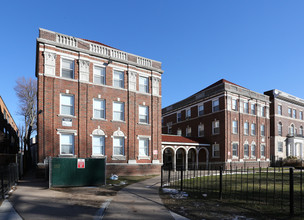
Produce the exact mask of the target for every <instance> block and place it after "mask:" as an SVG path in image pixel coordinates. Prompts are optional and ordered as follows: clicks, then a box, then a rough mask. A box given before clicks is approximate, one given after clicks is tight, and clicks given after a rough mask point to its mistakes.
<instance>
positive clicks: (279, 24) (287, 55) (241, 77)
mask: <svg viewBox="0 0 304 220" xmlns="http://www.w3.org/2000/svg"><path fill="white" fill-rule="evenodd" d="M303 11H304V1H303V0H298V1H296V0H292V1H286V0H284V1H282V0H267V1H266V0H209V1H205V0H197V1H191V0H188V1H177V0H174V1H173V0H172V1H169V0H151V1H143V0H119V1H115V0H112V1H109V0H107V1H101V0H99V1H89V0H88V1H83V0H82V1H79V0H73V1H69V0H60V1H58V0H53V1H43V0H40V1H38V0H37V1H31V0H28V1H24V0H20V1H14V0H11V1H2V2H1V13H0V29H1V34H0V51H1V55H0V56H1V59H0V64H1V69H0V72H1V80H0V95H1V96H2V97H3V99H4V101H5V102H6V104H7V106H8V108H9V109H10V111H11V113H12V114H13V117H14V119H15V121H16V122H17V124H19V123H21V121H20V120H21V118H19V117H18V116H17V114H16V113H17V110H18V101H17V99H16V96H15V92H14V89H13V88H14V86H15V81H16V79H17V78H18V77H21V76H25V77H35V53H36V38H37V37H38V28H39V27H41V28H45V29H49V30H52V31H56V32H59V33H63V34H67V35H72V36H75V37H80V38H86V39H90V40H96V41H99V42H102V43H104V44H107V45H110V46H113V47H115V48H118V49H121V50H123V51H126V52H130V53H133V54H137V55H141V56H144V57H147V58H151V59H155V60H159V61H161V62H162V63H163V69H164V71H165V72H164V74H163V78H162V105H163V107H165V106H168V105H170V104H173V103H175V102H177V101H179V100H181V99H183V98H186V97H188V96H189V95H191V94H193V93H195V92H197V91H199V90H201V89H203V88H204V87H206V86H208V85H210V84H212V83H214V82H216V81H218V80H219V79H221V78H225V79H227V80H229V81H232V82H234V83H236V84H239V85H241V86H243V87H246V88H248V89H251V90H254V91H256V92H260V93H263V92H264V91H267V90H270V89H274V88H277V89H280V90H282V91H285V92H287V93H290V94H292V95H295V96H298V97H300V98H304V95H303V92H304V13H303Z"/></svg>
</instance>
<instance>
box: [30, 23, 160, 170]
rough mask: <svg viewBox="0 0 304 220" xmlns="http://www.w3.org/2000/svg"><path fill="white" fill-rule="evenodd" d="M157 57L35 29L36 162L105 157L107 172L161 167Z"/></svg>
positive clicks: (158, 65) (158, 69)
mask: <svg viewBox="0 0 304 220" xmlns="http://www.w3.org/2000/svg"><path fill="white" fill-rule="evenodd" d="M162 73H163V70H162V69H161V63H160V62H158V61H154V60H151V59H147V58H144V57H140V56H137V55H133V54H130V53H127V52H124V51H121V50H118V49H115V48H112V47H109V46H107V45H104V44H102V43H99V42H96V41H91V40H85V39H80V38H76V37H72V36H67V35H63V34H60V33H55V32H53V31H49V30H45V29H39V38H38V39H37V55H36V77H37V78H38V149H39V150H38V158H39V159H38V160H39V162H40V163H43V162H44V159H46V158H48V157H78V158H89V157H105V158H106V162H107V172H108V173H116V174H143V173H144V174H148V173H155V172H159V171H160V165H161V162H162V161H161V153H160V152H161V75H162Z"/></svg>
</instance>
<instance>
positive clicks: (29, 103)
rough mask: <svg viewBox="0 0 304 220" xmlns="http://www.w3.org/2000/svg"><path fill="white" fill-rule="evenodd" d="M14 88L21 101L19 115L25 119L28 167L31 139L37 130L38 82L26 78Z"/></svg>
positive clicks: (17, 82) (17, 81)
mask: <svg viewBox="0 0 304 220" xmlns="http://www.w3.org/2000/svg"><path fill="white" fill-rule="evenodd" d="M16 84H17V85H16V86H15V88H14V90H15V92H16V95H17V97H18V100H19V111H18V114H19V115H21V116H23V117H24V138H23V141H24V145H23V147H24V156H25V158H24V159H25V161H26V163H27V165H28V166H29V165H30V164H31V153H30V150H31V149H30V139H31V134H32V132H33V131H35V130H36V122H37V82H36V80H35V79H33V78H28V79H25V78H24V77H21V78H18V79H17V80H16Z"/></svg>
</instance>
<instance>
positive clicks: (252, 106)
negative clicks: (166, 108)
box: [251, 104, 256, 115]
mask: <svg viewBox="0 0 304 220" xmlns="http://www.w3.org/2000/svg"><path fill="white" fill-rule="evenodd" d="M251 114H252V115H255V114H256V111H255V104H251Z"/></svg>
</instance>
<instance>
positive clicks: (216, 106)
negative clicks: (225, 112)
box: [212, 99, 220, 112]
mask: <svg viewBox="0 0 304 220" xmlns="http://www.w3.org/2000/svg"><path fill="white" fill-rule="evenodd" d="M215 104H217V105H215ZM219 110H220V101H219V99H215V100H212V112H218V111H219Z"/></svg>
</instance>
